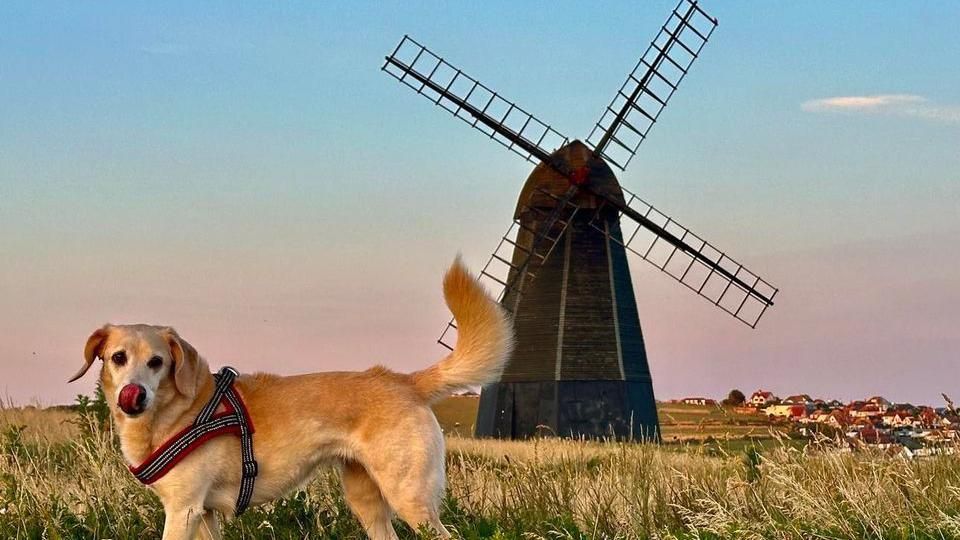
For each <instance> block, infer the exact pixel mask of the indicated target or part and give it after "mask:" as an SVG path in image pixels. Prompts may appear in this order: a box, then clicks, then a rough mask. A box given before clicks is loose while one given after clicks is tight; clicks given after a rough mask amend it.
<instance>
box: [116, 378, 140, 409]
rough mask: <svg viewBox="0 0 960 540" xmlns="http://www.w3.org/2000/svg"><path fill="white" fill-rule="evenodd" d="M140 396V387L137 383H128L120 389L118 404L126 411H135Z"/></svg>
mask: <svg viewBox="0 0 960 540" xmlns="http://www.w3.org/2000/svg"><path fill="white" fill-rule="evenodd" d="M138 397H140V387H139V386H137V385H135V384H128V385H126V386H124V387H123V388H121V389H120V397H119V398H118V399H117V404H118V405H120V408H121V409H123V410H124V411H126V412H130V411H135V410H136V409H137V398H138Z"/></svg>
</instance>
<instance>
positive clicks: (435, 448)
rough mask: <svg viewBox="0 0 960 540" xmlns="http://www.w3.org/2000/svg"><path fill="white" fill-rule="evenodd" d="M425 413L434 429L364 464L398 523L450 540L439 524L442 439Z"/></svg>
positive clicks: (406, 434) (405, 434) (443, 473)
mask: <svg viewBox="0 0 960 540" xmlns="http://www.w3.org/2000/svg"><path fill="white" fill-rule="evenodd" d="M427 413H428V414H430V415H431V416H430V418H429V420H428V421H432V424H434V425H433V426H430V424H427V428H426V429H423V428H421V433H422V436H421V437H419V438H417V437H413V438H412V439H413V440H411V441H410V442H407V443H404V444H400V445H393V450H394V452H391V453H380V454H378V455H376V456H374V457H373V458H372V459H371V460H368V461H367V462H365V463H364V464H365V465H366V466H367V467H368V468H369V470H370V472H371V474H372V476H373V477H374V478H376V481H377V482H378V483H379V485H380V489H381V493H382V494H383V497H384V498H385V499H386V500H387V503H388V504H389V505H390V507H391V508H393V509H394V510H395V511H396V513H397V515H398V516H400V518H401V519H403V520H404V521H406V522H407V524H408V525H410V526H411V527H413V529H414V530H417V531H418V532H419V530H420V529H421V528H422V527H429V528H431V529H433V531H434V532H435V533H436V534H437V535H438V536H439V537H440V538H450V533H449V532H448V531H447V529H446V528H445V527H444V526H443V524H442V523H441V522H440V501H441V500H442V499H443V493H444V490H445V484H446V471H445V470H444V450H443V435H442V434H441V432H440V427H439V426H437V425H436V420H434V419H433V416H432V413H429V410H428V411H427ZM421 425H423V424H421ZM413 431H414V430H406V431H404V432H403V433H402V434H401V435H399V437H398V439H395V440H403V439H404V438H407V437H409V434H410V433H411V432H413ZM417 439H419V440H417Z"/></svg>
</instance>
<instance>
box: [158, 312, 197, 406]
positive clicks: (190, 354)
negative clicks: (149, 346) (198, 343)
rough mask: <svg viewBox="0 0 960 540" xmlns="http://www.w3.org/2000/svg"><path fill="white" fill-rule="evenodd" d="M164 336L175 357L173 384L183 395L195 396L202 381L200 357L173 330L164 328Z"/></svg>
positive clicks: (191, 346)
mask: <svg viewBox="0 0 960 540" xmlns="http://www.w3.org/2000/svg"><path fill="white" fill-rule="evenodd" d="M163 335H164V338H165V339H166V340H167V345H168V346H169V347H170V354H171V355H172V356H173V384H174V385H175V386H176V387H177V391H178V392H180V393H181V394H183V395H185V396H187V397H193V396H195V395H196V393H197V385H198V383H199V379H200V355H199V354H197V350H196V349H194V348H193V345H190V344H189V343H187V340H185V339H183V338H182V337H180V335H179V334H177V331H176V330H174V329H173V328H164V329H163Z"/></svg>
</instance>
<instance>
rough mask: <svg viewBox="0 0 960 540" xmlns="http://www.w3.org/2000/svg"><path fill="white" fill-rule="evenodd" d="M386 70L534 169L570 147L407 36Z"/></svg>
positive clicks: (394, 53) (531, 117)
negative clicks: (540, 162) (536, 164)
mask: <svg viewBox="0 0 960 540" xmlns="http://www.w3.org/2000/svg"><path fill="white" fill-rule="evenodd" d="M382 69H383V71H386V72H387V73H389V74H390V75H392V76H393V77H394V78H396V79H397V80H398V81H400V82H402V83H403V84H405V85H407V86H409V87H410V88H412V89H413V90H415V91H416V92H417V93H418V94H421V95H423V96H424V97H426V98H427V99H429V100H431V101H433V102H434V103H435V104H437V105H439V106H441V107H443V108H444V109H446V110H447V111H448V112H450V113H451V114H453V115H454V116H456V117H457V118H459V119H461V120H463V121H464V122H466V123H468V124H470V125H471V126H473V127H475V128H477V129H478V130H480V131H481V132H482V133H484V134H486V135H487V136H489V137H490V138H491V139H493V140H495V141H497V142H498V143H500V144H502V145H503V146H505V147H507V148H508V149H509V150H511V151H513V152H516V153H517V154H518V155H520V157H522V158H524V159H526V160H527V161H530V162H531V163H538V162H539V161H542V160H545V159H547V158H548V157H549V155H550V154H551V153H552V151H553V150H555V149H557V148H560V147H561V146H563V145H565V144H567V138H566V137H564V136H563V135H561V134H560V133H558V132H557V131H556V130H554V129H553V128H552V127H550V126H549V125H547V124H545V123H543V122H541V121H540V120H537V119H536V118H535V117H534V116H533V115H531V114H530V113H528V112H527V111H525V110H523V109H521V108H520V107H518V106H517V105H516V104H514V103H513V102H510V101H507V100H506V99H503V97H501V96H500V94H498V93H496V92H494V91H493V90H491V89H489V88H487V87H486V86H484V85H483V84H482V83H480V82H479V81H477V80H476V79H474V78H473V77H470V76H469V75H467V74H466V73H464V72H463V71H461V70H459V69H457V68H455V67H453V66H452V65H450V64H449V63H447V62H446V61H445V60H444V59H443V58H440V57H439V56H437V55H436V54H434V53H433V52H431V51H430V50H429V49H427V48H426V47H424V46H423V45H421V44H419V43H417V42H416V41H414V40H413V39H411V38H410V37H409V36H404V37H403V39H402V40H401V41H400V44H399V45H397V48H396V49H394V51H393V53H392V54H391V55H390V56H388V57H386V61H385V62H384V64H383V67H382Z"/></svg>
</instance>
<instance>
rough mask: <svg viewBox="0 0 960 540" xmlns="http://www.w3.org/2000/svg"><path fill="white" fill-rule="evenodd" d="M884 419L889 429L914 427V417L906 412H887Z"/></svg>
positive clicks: (884, 423)
mask: <svg viewBox="0 0 960 540" xmlns="http://www.w3.org/2000/svg"><path fill="white" fill-rule="evenodd" d="M882 418H883V425H885V426H887V427H901V426H912V425H913V421H914V419H913V416H911V415H909V414H907V413H906V412H904V411H887V412H886V413H884V415H883V417H882Z"/></svg>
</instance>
